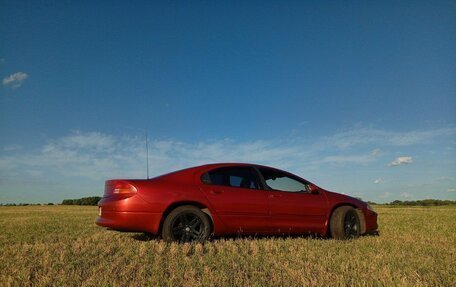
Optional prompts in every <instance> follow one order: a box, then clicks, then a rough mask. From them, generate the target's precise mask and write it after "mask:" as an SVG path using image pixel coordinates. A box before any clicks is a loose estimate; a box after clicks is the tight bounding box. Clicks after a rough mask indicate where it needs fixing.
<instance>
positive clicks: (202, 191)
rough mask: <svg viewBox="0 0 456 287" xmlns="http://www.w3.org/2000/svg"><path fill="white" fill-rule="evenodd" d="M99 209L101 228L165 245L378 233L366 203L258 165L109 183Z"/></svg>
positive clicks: (214, 167) (374, 216)
mask: <svg viewBox="0 0 456 287" xmlns="http://www.w3.org/2000/svg"><path fill="white" fill-rule="evenodd" d="M98 208H99V216H98V218H97V220H96V223H97V224H98V225H100V226H104V227H109V228H112V229H116V230H126V231H142V232H149V233H153V234H158V235H161V237H162V238H163V239H164V240H166V241H181V242H186V241H204V240H206V239H208V238H209V237H210V236H211V235H214V236H221V235H229V234H231V235H232V234H266V235H275V234H318V235H321V236H331V237H333V238H336V239H348V238H355V237H358V236H360V235H362V234H366V233H372V232H376V230H377V213H375V211H373V209H372V208H371V207H370V206H369V204H367V203H366V202H363V201H361V200H359V199H356V198H353V197H350V196H347V195H342V194H338V193H334V192H330V191H327V190H324V189H322V188H320V187H317V186H316V185H314V184H312V183H310V182H308V181H307V180H305V179H303V178H300V177H299V176H296V175H294V174H291V173H288V172H285V171H282V170H279V169H275V168H271V167H267V166H261V165H253V164H237V163H228V164H208V165H202V166H197V167H192V168H188V169H184V170H180V171H176V172H173V173H169V174H165V175H162V176H159V177H156V178H153V179H148V180H145V179H142V180H139V179H134V180H124V179H121V180H117V179H116V180H108V181H106V185H105V192H104V197H103V199H102V200H101V201H100V202H99V203H98Z"/></svg>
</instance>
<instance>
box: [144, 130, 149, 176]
mask: <svg viewBox="0 0 456 287" xmlns="http://www.w3.org/2000/svg"><path fill="white" fill-rule="evenodd" d="M144 131H145V132H146V169H147V179H149V141H148V138H147V128H146V129H144Z"/></svg>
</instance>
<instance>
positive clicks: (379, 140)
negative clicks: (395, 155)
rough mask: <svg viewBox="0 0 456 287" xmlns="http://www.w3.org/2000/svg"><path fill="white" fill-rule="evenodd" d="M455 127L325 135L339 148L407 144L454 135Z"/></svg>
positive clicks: (360, 130)
mask: <svg viewBox="0 0 456 287" xmlns="http://www.w3.org/2000/svg"><path fill="white" fill-rule="evenodd" d="M454 135H456V128H455V127H449V128H438V129H432V130H427V131H409V132H395V131H385V130H380V129H374V128H357V129H351V130H346V131H342V132H338V133H336V134H334V135H332V136H329V137H326V138H325V141H326V143H327V144H328V145H333V146H336V147H338V148H341V149H347V148H350V147H353V146H359V145H371V144H375V145H388V146H408V145H414V144H423V143H428V142H429V141H431V140H433V139H436V138H438V137H445V136H454Z"/></svg>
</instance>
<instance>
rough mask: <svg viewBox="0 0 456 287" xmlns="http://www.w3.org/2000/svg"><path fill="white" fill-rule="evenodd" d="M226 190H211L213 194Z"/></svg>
mask: <svg viewBox="0 0 456 287" xmlns="http://www.w3.org/2000/svg"><path fill="white" fill-rule="evenodd" d="M224 192H225V191H224V190H211V191H210V193H211V194H222V193H224Z"/></svg>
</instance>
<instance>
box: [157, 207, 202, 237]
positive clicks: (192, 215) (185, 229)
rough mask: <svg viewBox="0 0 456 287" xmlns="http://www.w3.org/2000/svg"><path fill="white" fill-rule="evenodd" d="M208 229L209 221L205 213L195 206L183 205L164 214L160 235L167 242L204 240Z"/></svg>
mask: <svg viewBox="0 0 456 287" xmlns="http://www.w3.org/2000/svg"><path fill="white" fill-rule="evenodd" d="M210 230H211V221H210V219H209V216H208V215H207V214H205V213H204V212H202V211H201V209H199V208H197V207H195V206H192V205H184V206H179V207H177V208H176V209H174V210H173V211H171V212H170V213H169V214H168V216H166V218H165V221H164V222H163V228H162V237H163V239H164V240H165V241H168V242H171V241H178V242H190V241H198V242H204V241H206V240H207V239H208V238H209V235H210Z"/></svg>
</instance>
